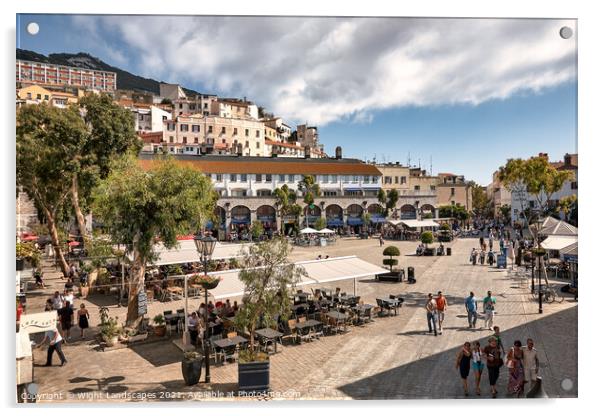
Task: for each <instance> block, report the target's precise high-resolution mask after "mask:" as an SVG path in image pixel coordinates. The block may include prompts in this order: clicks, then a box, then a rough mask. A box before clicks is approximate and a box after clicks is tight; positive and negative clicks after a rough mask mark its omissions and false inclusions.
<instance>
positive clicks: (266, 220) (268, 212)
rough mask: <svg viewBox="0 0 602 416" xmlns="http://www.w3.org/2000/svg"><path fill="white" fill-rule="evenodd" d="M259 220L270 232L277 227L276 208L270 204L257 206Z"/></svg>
mask: <svg viewBox="0 0 602 416" xmlns="http://www.w3.org/2000/svg"><path fill="white" fill-rule="evenodd" d="M257 220H258V221H261V223H262V224H263V228H264V230H266V231H267V232H268V234H270V233H271V232H272V231H275V230H276V228H277V223H276V209H275V208H274V207H272V206H270V205H262V206H260V207H259V208H257Z"/></svg>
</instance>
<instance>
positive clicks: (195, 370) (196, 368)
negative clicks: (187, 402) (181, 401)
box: [182, 359, 203, 386]
mask: <svg viewBox="0 0 602 416" xmlns="http://www.w3.org/2000/svg"><path fill="white" fill-rule="evenodd" d="M202 370H203V359H198V360H182V377H183V378H184V383H186V385H187V386H194V385H195V384H198V382H199V380H200V378H201V371H202Z"/></svg>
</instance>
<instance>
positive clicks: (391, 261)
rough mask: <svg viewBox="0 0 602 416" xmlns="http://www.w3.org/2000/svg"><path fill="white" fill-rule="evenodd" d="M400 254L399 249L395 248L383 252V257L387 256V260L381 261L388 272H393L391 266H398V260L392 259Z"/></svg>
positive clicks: (388, 248) (391, 247)
mask: <svg viewBox="0 0 602 416" xmlns="http://www.w3.org/2000/svg"><path fill="white" fill-rule="evenodd" d="M400 254H401V253H400V252H399V249H398V248H397V247H395V246H389V247H387V248H385V249H384V250H383V256H389V258H388V259H383V264H384V265H385V266H389V268H390V270H391V271H393V266H397V265H398V264H399V260H397V259H394V258H393V257H397V256H399V255H400Z"/></svg>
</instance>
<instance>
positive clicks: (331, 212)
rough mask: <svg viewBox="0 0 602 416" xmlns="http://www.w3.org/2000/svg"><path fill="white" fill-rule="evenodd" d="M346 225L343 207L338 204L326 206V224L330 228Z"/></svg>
mask: <svg viewBox="0 0 602 416" xmlns="http://www.w3.org/2000/svg"><path fill="white" fill-rule="evenodd" d="M343 225H345V222H344V221H343V208H342V207H341V206H340V205H337V204H331V205H328V206H327V207H326V226H327V227H328V228H331V229H332V228H337V227H342V226H343Z"/></svg>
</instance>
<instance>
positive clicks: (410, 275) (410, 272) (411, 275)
mask: <svg viewBox="0 0 602 416" xmlns="http://www.w3.org/2000/svg"><path fill="white" fill-rule="evenodd" d="M412 280H416V278H415V277H414V268H413V267H408V281H412Z"/></svg>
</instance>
